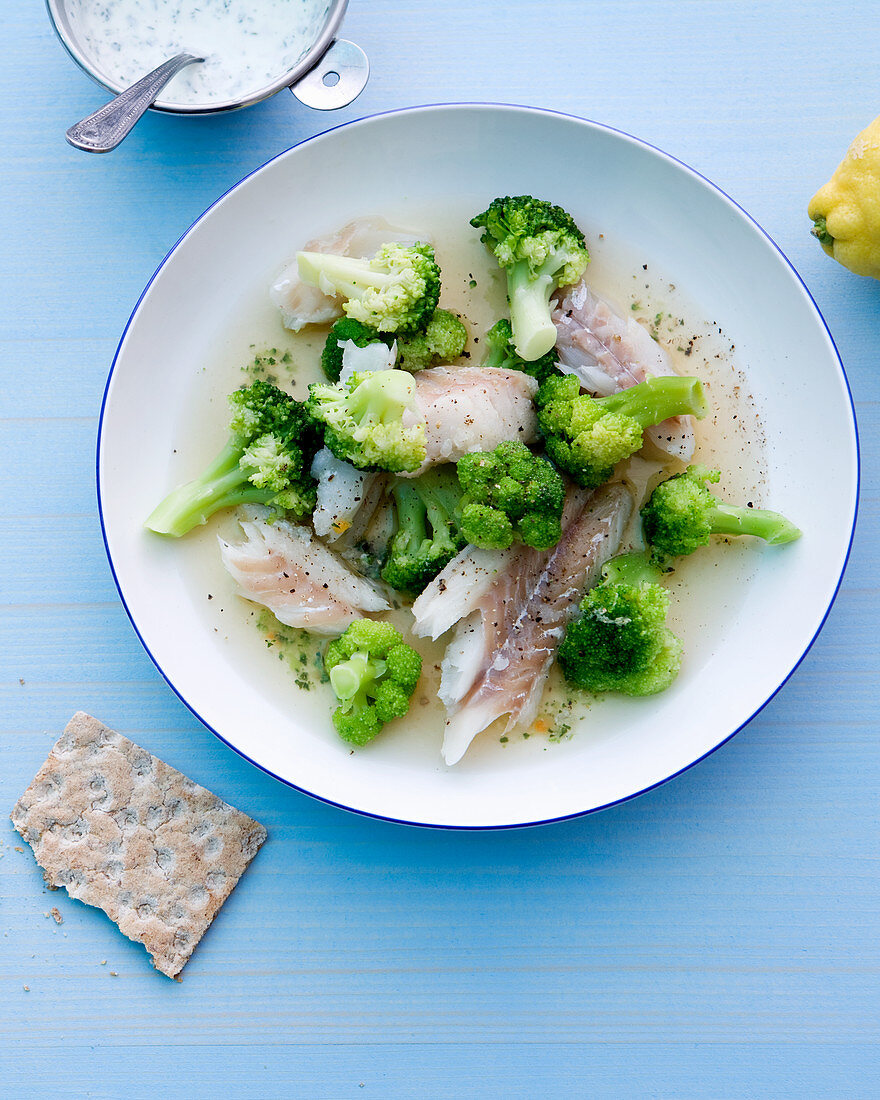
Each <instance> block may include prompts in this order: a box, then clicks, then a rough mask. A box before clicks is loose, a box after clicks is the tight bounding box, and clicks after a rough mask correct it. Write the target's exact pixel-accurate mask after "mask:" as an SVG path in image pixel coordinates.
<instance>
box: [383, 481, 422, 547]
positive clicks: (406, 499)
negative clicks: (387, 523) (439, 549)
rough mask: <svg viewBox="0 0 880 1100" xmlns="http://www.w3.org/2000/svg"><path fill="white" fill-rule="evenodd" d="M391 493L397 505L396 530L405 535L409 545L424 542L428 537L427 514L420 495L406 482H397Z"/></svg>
mask: <svg viewBox="0 0 880 1100" xmlns="http://www.w3.org/2000/svg"><path fill="white" fill-rule="evenodd" d="M392 492H393V493H394V500H395V503H396V504H397V522H398V530H400V531H403V532H404V533H405V535H406V538H407V540H408V541H409V542H410V544H411V545H412V544H416V545H417V544H418V543H420V542H424V541H425V539H427V538H429V537H430V535H429V533H428V522H427V521H428V512H427V508H426V506H425V503H424V501H423V499H422V495H421V494H420V493H419V491H418V489H416V487H415V486H414V485H411V484H409V482H406V481H398V482H397V484H396V485H395V486H394V489H393V490H392Z"/></svg>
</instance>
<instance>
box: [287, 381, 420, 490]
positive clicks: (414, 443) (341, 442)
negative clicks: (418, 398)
mask: <svg viewBox="0 0 880 1100" xmlns="http://www.w3.org/2000/svg"><path fill="white" fill-rule="evenodd" d="M414 399H415V382H413V379H412V376H411V375H409V374H407V373H406V371H401V370H382V371H364V372H360V373H358V372H356V373H354V374H353V375H352V376H351V378H349V379H348V380H347V381H346V382H335V383H332V384H331V383H329V382H316V383H314V384H313V385H311V386H309V399H308V401H307V403H306V405H307V408H308V410H309V413H310V414H311V416H312V417H314V419H315V420H316V421H318V422H319V423H320V424H321V425H322V426H323V428H324V443H325V444H326V445H327V447H329V449H330V450H331V451H332V452H333V453H334V454H335V455H336V457H337V458H341V459H343V460H344V461H346V462H350V463H351V464H352V465H353V466H357V467H359V468H360V469H369V468H371V467H378V468H379V469H382V470H391V471H392V472H397V471H400V470H416V469H418V467H419V466H421V464H422V462H423V461H424V459H425V425H424V422H423V421H421V420H419V418H418V417H414V418H413V419H414V423H413V424H412V425H410V426H409V427H405V426H404V423H403V420H404V413H405V412H407V410H413V408H414Z"/></svg>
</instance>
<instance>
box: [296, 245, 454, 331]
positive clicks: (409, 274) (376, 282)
mask: <svg viewBox="0 0 880 1100" xmlns="http://www.w3.org/2000/svg"><path fill="white" fill-rule="evenodd" d="M296 259H297V266H298V268H299V276H300V278H301V279H302V281H303V282H304V283H307V284H308V285H309V286H316V287H318V288H319V289H320V290H322V291H323V292H324V293H325V294H331V295H337V296H340V297H342V298H345V299H346V301H345V302H344V303H343V306H342V308H343V310H344V312H345V313H346V315H347V316H348V317H352V318H353V319H354V320H355V321H361V322H362V323H363V324H365V325H370V326H371V327H372V328H375V329H378V331H379V332H395V333H407V332H419V331H421V330H423V329H424V328H425V327H426V326H427V324H428V322H429V321H430V319H431V314H432V313H433V312H434V310H435V309H436V308H437V301H438V299H439V297H440V268H439V267H438V266H437V263H436V261H435V259H434V249H433V248H431V247H430V245H421V244H417V245H412V246H411V247H406V246H404V245H401V244H383V245H382V247H381V248H380V249H379V251H378V252H377V253H376V255H375V256H374V257H373V258H372V259H371V260H360V259H355V258H354V257H352V256H337V255H334V254H333V253H330V252H298V253H297V256H296Z"/></svg>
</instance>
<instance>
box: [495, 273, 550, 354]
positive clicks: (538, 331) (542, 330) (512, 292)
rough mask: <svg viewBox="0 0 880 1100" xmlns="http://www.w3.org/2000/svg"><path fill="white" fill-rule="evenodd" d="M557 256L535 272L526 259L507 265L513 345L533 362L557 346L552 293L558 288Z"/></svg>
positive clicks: (519, 352)
mask: <svg viewBox="0 0 880 1100" xmlns="http://www.w3.org/2000/svg"><path fill="white" fill-rule="evenodd" d="M558 267H559V261H558V260H557V258H556V257H555V256H553V257H551V258H550V259H549V260H547V261H546V262H545V263H544V264H543V265H542V266H541V267H540V268H539V269H538V271H537V273H536V274H534V275H533V274H532V273H531V271H530V270H529V265H528V263H527V261H525V260H520V261H519V262H518V263H515V264H513V265H512V266H511V267H509V268H507V297H508V300H509V302H510V325H511V328H512V329H513V345H514V347H515V348H516V351H517V353H518V354H519V355H521V356H522V357H523V359H525V360H526V361H527V362H529V363H531V362H533V361H534V360H535V359H540V358H541V356H542V355H546V354H547V352H548V351H550V350H551V349H552V348H553V347H554V346H555V345H556V326H555V325H554V324H553V319H552V318H551V316H550V295H551V294H552V293H553V291H554V290H555V289H556V279H555V273H556V271H557V270H558Z"/></svg>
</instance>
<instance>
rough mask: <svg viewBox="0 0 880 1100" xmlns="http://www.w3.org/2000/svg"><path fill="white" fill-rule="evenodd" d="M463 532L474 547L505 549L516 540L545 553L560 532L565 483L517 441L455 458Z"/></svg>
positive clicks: (545, 461)
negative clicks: (460, 496)
mask: <svg viewBox="0 0 880 1100" xmlns="http://www.w3.org/2000/svg"><path fill="white" fill-rule="evenodd" d="M456 469H457V472H458V480H459V482H460V484H461V488H462V490H463V493H464V495H463V496H462V499H461V533H462V534H463V535H464V537H465V539H466V540H467V541H468V542H470V543H473V545H474V546H483V547H486V548H489V549H495V550H506V549H507V547H508V546H511V545H512V544H513V541H514V539H516V540H518V541H519V542H522V543H525V545H526V546H534V547H535V548H536V549H537V550H549V549H550V547H551V546H555V545H556V543H557V542H559V538H560V536H561V534H562V524H561V519H562V505H563V503H564V500H565V482H564V481H563V480H562V478H561V477H560V476H559V474H558V473H557V472H556V470H555V469H554V468H553V466H552V465H551V464H550V463H549V462H548V461H547V460H546V458H543V457H542V456H541V455H535V454H532V452H531V451H530V450H529V449H528V447H527V446H526V445H525V444H524V443H521V442H520V441H519V440H516V441H510V442H505V443H499V444H498V446H497V447H496V448H495V450H494V451H490V452H488V453H487V452H482V451H481V452H478V453H476V454H469V455H465V456H464V458H462V459H459V462H458V465H457V467H456Z"/></svg>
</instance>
